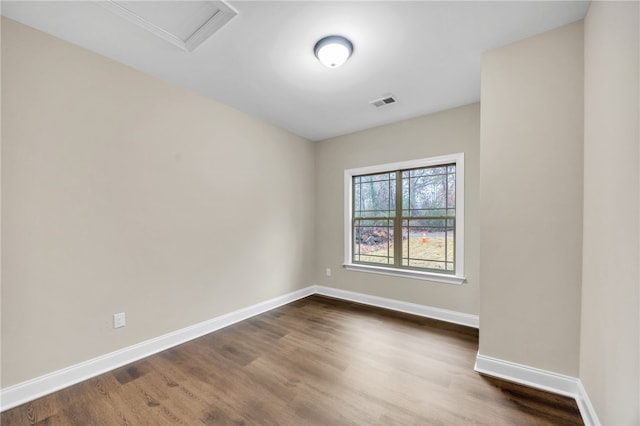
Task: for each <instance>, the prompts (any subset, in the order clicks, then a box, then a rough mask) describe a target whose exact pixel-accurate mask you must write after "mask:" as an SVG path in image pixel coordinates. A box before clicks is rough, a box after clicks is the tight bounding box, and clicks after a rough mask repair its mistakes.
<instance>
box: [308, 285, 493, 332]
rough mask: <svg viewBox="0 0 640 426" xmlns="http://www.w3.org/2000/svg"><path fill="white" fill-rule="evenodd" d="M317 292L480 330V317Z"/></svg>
mask: <svg viewBox="0 0 640 426" xmlns="http://www.w3.org/2000/svg"><path fill="white" fill-rule="evenodd" d="M315 289H316V290H315V292H316V293H317V294H321V295H324V296H330V297H335V298H337V299H343V300H349V301H352V302H358V303H363V304H365V305H371V306H377V307H379V308H386V309H391V310H394V311H399V312H405V313H408V314H413V315H419V316H421V317H427V318H434V319H437V320H441V321H446V322H451V323H454V324H461V325H466V326H468V327H474V328H478V326H479V324H480V319H479V317H478V315H471V314H465V313H461V312H456V311H450V310H447V309H440V308H433V307H431V306H425V305H418V304H416V303H409V302H402V301H400V300H395V299H387V298H385V297H378V296H371V295H368V294H364V293H356V292H353V291H346V290H340V289H337V288H332V287H324V286H315Z"/></svg>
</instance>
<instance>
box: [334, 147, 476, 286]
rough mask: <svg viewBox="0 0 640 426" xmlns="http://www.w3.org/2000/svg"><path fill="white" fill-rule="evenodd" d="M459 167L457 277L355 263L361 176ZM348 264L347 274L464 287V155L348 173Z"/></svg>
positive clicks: (346, 203) (345, 174) (376, 166)
mask: <svg viewBox="0 0 640 426" xmlns="http://www.w3.org/2000/svg"><path fill="white" fill-rule="evenodd" d="M451 163H455V165H456V215H455V221H456V235H455V245H456V246H455V259H456V262H455V263H456V266H455V268H456V269H455V273H453V274H449V273H447V274H439V273H437V272H432V271H420V270H416V269H405V268H396V267H394V265H391V266H386V265H384V266H383V265H381V266H377V265H368V264H360V263H353V244H352V243H353V238H354V236H353V226H352V224H353V193H352V191H353V183H352V182H353V177H354V176H360V175H368V174H376V173H388V172H394V171H398V170H407V169H417V168H425V167H435V166H443V165H446V164H451ZM344 212H345V214H344V237H345V238H344V264H343V267H344V268H345V269H347V270H352V271H361V272H370V273H376V274H383V275H392V276H399V277H405V278H415V279H421V280H427V281H435V282H441V283H447V284H458V285H459V284H462V283H464V282H465V275H464V153H463V152H460V153H456V154H448V155H441V156H437V157H429V158H422V159H419V160H410V161H401V162H397V163H387V164H379V165H375V166H367V167H359V168H355V169H348V170H345V171H344Z"/></svg>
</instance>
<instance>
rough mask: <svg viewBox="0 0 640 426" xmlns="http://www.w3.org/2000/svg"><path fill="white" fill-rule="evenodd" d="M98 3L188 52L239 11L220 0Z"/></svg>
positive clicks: (112, 1)
mask: <svg viewBox="0 0 640 426" xmlns="http://www.w3.org/2000/svg"><path fill="white" fill-rule="evenodd" d="M98 4H99V5H100V6H102V7H104V8H105V9H107V10H109V11H111V12H113V13H115V14H116V15H118V16H120V17H122V18H124V19H126V20H128V21H130V22H132V23H134V24H136V25H138V26H140V27H142V28H144V29H145V30H147V31H149V32H151V33H152V34H155V35H156V36H158V37H160V38H161V39H163V40H166V41H168V42H169V43H171V44H173V45H175V46H178V47H179V48H181V49H183V50H185V51H187V52H191V51H193V50H194V49H195V48H196V47H198V46H199V45H200V44H201V43H202V42H204V41H205V40H206V39H208V38H209V37H211V36H212V35H213V33H215V32H216V31H218V30H219V29H220V28H222V26H223V25H224V24H226V23H227V22H229V21H230V20H231V18H233V17H234V16H236V15H237V14H238V12H236V11H235V10H234V9H233V8H232V7H231V6H229V5H228V4H226V3H225V2H224V1H219V0H205V1H115V0H111V1H104V2H103V1H101V2H98Z"/></svg>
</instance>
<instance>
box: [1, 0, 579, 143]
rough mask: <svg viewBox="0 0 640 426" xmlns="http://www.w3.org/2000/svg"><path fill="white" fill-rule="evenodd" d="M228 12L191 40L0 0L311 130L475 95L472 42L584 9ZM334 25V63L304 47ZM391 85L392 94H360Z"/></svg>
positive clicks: (354, 7)
mask: <svg viewBox="0 0 640 426" xmlns="http://www.w3.org/2000/svg"><path fill="white" fill-rule="evenodd" d="M227 3H228V4H229V5H230V6H231V7H233V8H234V9H235V10H236V11H237V12H238V15H237V16H236V17H234V18H232V19H231V21H229V22H228V23H227V24H226V25H225V26H223V27H222V28H221V29H220V30H219V31H218V32H216V33H215V34H213V36H212V37H211V38H210V39H208V40H206V41H205V42H204V43H203V44H202V45H200V46H199V47H198V48H196V49H195V50H194V51H193V52H185V51H184V50H181V49H180V48H178V47H176V46H174V45H172V44H170V43H168V42H167V41H165V40H162V39H160V38H158V37H157V36H155V35H153V34H151V33H150V32H148V31H146V30H144V29H142V28H141V27H138V26H136V25H134V24H133V23H131V22H130V21H127V20H125V19H123V18H122V17H120V16H117V15H115V14H113V13H112V12H110V11H109V10H107V9H105V8H104V7H100V6H99V5H97V4H96V3H95V2H90V1H71V2H60V1H44V2H38V1H22V2H11V1H2V15H4V16H6V17H8V18H11V19H14V20H16V21H19V22H22V23H24V24H26V25H29V26H32V27H35V28H37V29H40V30H42V31H44V32H47V33H50V34H52V35H54V36H56V37H59V38H62V39H64V40H67V41H70V42H72V43H75V44H77V45H80V46H83V47H85V48H87V49H90V50H93V51H95V52H97V53H99V54H101V55H104V56H107V57H109V58H112V59H114V60H116V61H119V62H122V63H125V64H127V65H130V66H131V67H133V68H136V69H138V70H141V71H143V72H145V73H148V74H151V75H154V76H157V77H159V78H161V79H163V80H166V81H169V82H172V83H174V84H176V85H179V86H182V87H185V88H188V89H190V90H193V91H195V92H198V93H201V94H203V95H205V96H208V97H210V98H213V99H215V100H217V101H219V102H222V103H224V104H227V105H230V106H232V107H234V108H236V109H238V110H241V111H244V112H246V113H248V114H251V115H253V116H257V117H261V118H263V119H265V120H267V121H269V122H271V123H273V124H275V125H277V126H279V127H282V128H284V129H287V130H289V131H291V132H293V133H296V134H298V135H301V136H304V137H306V138H308V139H311V140H321V139H325V138H329V137H333V136H338V135H342V134H347V133H351V132H355V131H358V130H362V129H367V128H371V127H375V126H380V125H383V124H388V123H392V122H396V121H399V120H403V119H407V118H411V117H416V116H420V115H424V114H429V113H432V112H436V111H441V110H444V109H448V108H452V107H456V106H459V105H465V104H469V103H472V102H477V101H479V99H480V58H481V55H482V53H483V52H485V51H487V50H490V49H494V48H496V47H499V46H503V45H505V44H509V43H511V42H514V41H517V40H521V39H524V38H527V37H530V36H532V35H535V34H538V33H541V32H544V31H547V30H549V29H552V28H556V27H559V26H562V25H564V24H567V23H570V22H574V21H577V20H579V19H582V18H584V16H585V14H586V11H587V8H588V6H589V3H588V2H584V1H579V2H570V1H546V2H543V1H533V2H524V1H514V2H506V1H498V2H484V1H472V2H457V1H444V2H436V1H411V2H404V1H373V2H369V1H354V2H346V1H345V2H342V1H330V2H325V1H286V2H276V1H268V0H263V1H252V2H249V1H228V2H227ZM330 34H340V35H344V36H346V37H347V38H349V39H350V40H351V41H352V42H353V45H354V54H353V56H352V57H351V58H350V59H349V60H348V61H347V63H346V64H345V65H343V66H342V67H341V68H337V69H329V68H325V67H324V66H323V65H322V64H320V62H318V60H317V59H316V58H315V56H314V55H313V47H314V45H315V43H316V41H318V40H319V39H320V38H322V37H323V36H326V35H330ZM389 93H392V94H394V95H395V96H396V98H397V100H398V102H397V103H395V104H392V105H389V106H385V107H382V108H375V107H373V106H372V105H370V104H369V102H370V101H372V100H374V99H377V98H379V97H381V96H383V95H387V94H389Z"/></svg>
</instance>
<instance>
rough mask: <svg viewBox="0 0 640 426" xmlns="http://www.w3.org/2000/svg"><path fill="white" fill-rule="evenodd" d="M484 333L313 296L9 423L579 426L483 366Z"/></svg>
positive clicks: (12, 414) (14, 413)
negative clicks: (479, 361) (477, 365)
mask: <svg viewBox="0 0 640 426" xmlns="http://www.w3.org/2000/svg"><path fill="white" fill-rule="evenodd" d="M477 350H478V331H477V330H475V329H472V328H467V327H462V326H457V325H452V324H448V323H444V322H440V321H435V320H430V319H425V318H421V317H416V316H412V315H406V314H400V313H396V312H391V311H387V310H383V309H378V308H372V307H368V306H363V305H359V304H355V303H349V302H344V301H339V300H334V299H330V298H325V297H320V296H311V297H308V298H306V299H302V300H299V301H297V302H294V303H291V304H289V305H286V306H283V307H281V308H278V309H275V310H272V311H270V312H267V313H265V314H262V315H259V316H256V317H253V318H251V319H249V320H246V321H243V322H241V323H238V324H235V325H233V326H231V327H228V328H225V329H223V330H220V331H218V332H216V333H212V334H209V335H207V336H204V337H202V338H199V339H197V340H194V341H191V342H189V343H185V344H183V345H180V346H178V347H175V348H172V349H170V350H167V351H164V352H161V353H159V354H157V355H154V356H151V357H149V358H146V359H144V360H141V361H138V362H135V363H132V364H130V365H127V366H125V367H122V368H119V369H117V370H114V371H112V372H109V373H106V374H103V375H101V376H98V377H96V378H94V379H91V380H88V381H86V382H83V383H80V384H78V385H75V386H72V387H69V388H67V389H64V390H61V391H59V392H56V393H54V394H52V395H49V396H46V397H44V398H41V399H38V400H36V401H33V402H31V403H28V404H25V405H22V406H20V407H16V408H14V409H12V410H8V411H6V412H4V413H2V415H1V416H0V423H1V424H2V425H3V426H10V425H29V424H39V425H81V426H87V425H165V424H168V425H173V424H181V425H227V424H230V425H242V424H255V425H275V424H279V425H344V424H351V425H405V424H407V425H473V424H478V425H581V424H583V423H582V420H581V418H580V414H579V411H578V408H577V406H576V403H575V401H574V400H572V399H570V398H564V397H560V396H556V395H552V394H549V393H545V392H541V391H537V390H533V389H529V388H526V387H523V386H519V385H514V384H510V383H507V382H503V381H501V380H497V379H492V378H488V377H483V376H481V375H479V374H477V373H475V372H474V371H473V365H474V360H475V355H476V352H477Z"/></svg>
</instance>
